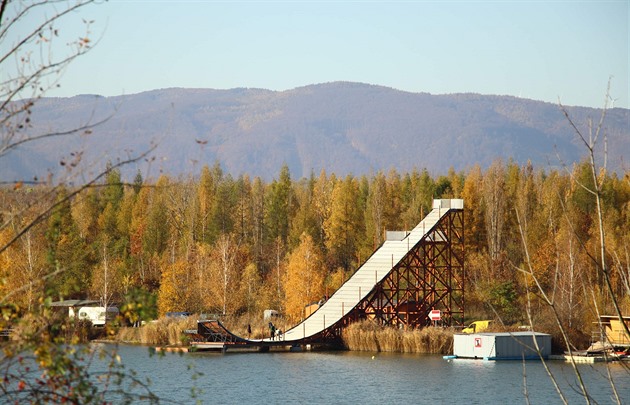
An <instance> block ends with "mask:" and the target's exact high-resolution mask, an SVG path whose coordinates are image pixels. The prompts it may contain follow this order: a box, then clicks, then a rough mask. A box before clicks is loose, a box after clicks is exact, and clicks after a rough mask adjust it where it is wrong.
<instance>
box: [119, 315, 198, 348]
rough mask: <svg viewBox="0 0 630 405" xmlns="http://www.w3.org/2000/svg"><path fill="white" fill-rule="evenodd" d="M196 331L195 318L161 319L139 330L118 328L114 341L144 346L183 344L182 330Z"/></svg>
mask: <svg viewBox="0 0 630 405" xmlns="http://www.w3.org/2000/svg"><path fill="white" fill-rule="evenodd" d="M186 329H197V318H194V317H189V318H161V319H159V320H157V321H154V322H150V323H148V324H146V325H144V326H141V327H139V328H120V329H119V330H118V333H117V334H116V336H115V338H114V340H116V341H118V342H122V343H139V344H145V345H170V346H177V345H181V344H185V343H186V342H185V335H184V333H183V332H184V330H186Z"/></svg>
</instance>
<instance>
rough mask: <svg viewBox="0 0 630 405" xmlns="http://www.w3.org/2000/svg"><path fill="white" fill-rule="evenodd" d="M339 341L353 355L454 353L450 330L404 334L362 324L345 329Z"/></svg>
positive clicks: (368, 322) (425, 329)
mask: <svg viewBox="0 0 630 405" xmlns="http://www.w3.org/2000/svg"><path fill="white" fill-rule="evenodd" d="M342 338H343V341H344V343H345V345H346V347H347V348H348V349H349V350H356V351H372V352H399V353H431V354H449V353H452V351H453V330H452V329H445V328H435V327H426V328H423V329H410V330H404V329H395V328H392V327H382V326H380V325H377V324H375V323H374V322H371V321H362V322H357V323H354V324H352V325H350V326H348V327H347V328H346V329H345V330H344V331H343V333H342Z"/></svg>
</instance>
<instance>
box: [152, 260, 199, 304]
mask: <svg viewBox="0 0 630 405" xmlns="http://www.w3.org/2000/svg"><path fill="white" fill-rule="evenodd" d="M191 282H192V275H191V274H190V271H189V263H188V262H187V261H185V260H178V261H176V262H175V263H173V264H171V265H168V266H167V267H166V268H165V269H164V270H163V271H162V279H161V283H160V290H159V292H158V311H159V313H160V315H164V314H166V313H167V312H179V311H186V310H188V300H189V295H190V294H189V292H190V289H189V287H190V284H191Z"/></svg>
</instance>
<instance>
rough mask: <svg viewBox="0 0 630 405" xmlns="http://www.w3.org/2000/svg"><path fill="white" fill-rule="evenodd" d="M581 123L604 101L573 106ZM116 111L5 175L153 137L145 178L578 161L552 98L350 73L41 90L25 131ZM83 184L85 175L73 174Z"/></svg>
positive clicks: (629, 126)
mask: <svg viewBox="0 0 630 405" xmlns="http://www.w3.org/2000/svg"><path fill="white" fill-rule="evenodd" d="M568 110H569V111H570V113H571V115H572V117H573V118H574V120H575V121H576V122H577V123H578V124H579V125H581V128H583V129H584V131H588V130H587V127H586V123H587V120H588V119H589V118H592V119H593V120H594V121H595V122H597V121H598V119H599V115H600V110H597V109H593V108H586V107H568ZM629 113H630V110H628V109H621V108H615V109H611V110H609V111H608V112H607V118H606V121H605V124H606V129H607V133H608V141H609V145H610V146H609V156H608V162H609V168H610V169H612V170H620V169H621V168H622V165H623V164H624V163H622V159H623V158H624V152H627V151H630V119H629V117H630V116H629ZM109 115H111V118H110V119H109V120H108V121H107V122H105V123H103V124H102V125H100V126H98V127H97V128H95V129H94V130H93V133H92V134H91V135H85V136H80V137H73V138H69V137H66V138H57V139H49V140H47V141H45V142H36V143H32V144H25V145H24V146H23V147H21V148H19V149H18V150H16V151H14V152H12V153H11V154H9V155H7V156H4V157H3V158H2V159H0V171H1V173H2V177H3V179H2V180H4V181H7V180H13V179H29V178H32V177H33V176H39V177H41V176H43V175H44V174H46V173H48V172H52V173H55V176H56V177H57V178H59V177H60V176H63V174H64V173H65V170H66V168H65V167H61V166H60V159H61V158H63V157H64V156H67V155H69V154H70V153H71V152H75V151H84V153H83V156H82V162H81V164H83V165H85V167H89V170H96V169H98V168H99V167H104V165H105V164H106V163H107V161H112V162H115V161H117V159H120V158H125V157H126V156H128V155H129V154H130V153H137V152H141V151H145V150H147V149H148V148H149V145H151V144H152V143H155V144H157V148H156V150H155V152H154V156H155V159H154V160H152V161H151V162H146V161H143V162H141V163H140V164H139V165H134V166H130V167H127V168H125V170H124V173H125V175H131V176H132V175H133V174H135V173H136V171H137V170H138V169H140V170H142V172H143V173H148V175H149V176H153V177H156V176H158V175H159V174H160V173H166V174H169V175H172V176H180V175H184V176H185V175H190V174H193V175H196V174H198V173H199V170H200V168H201V166H203V165H206V164H207V165H213V164H214V163H215V162H220V163H221V166H222V167H223V170H224V171H225V172H227V173H231V174H232V175H234V176H238V175H240V174H248V175H250V176H252V177H253V176H261V177H263V178H265V179H271V178H274V177H275V176H277V173H278V171H279V169H280V167H281V166H282V165H283V164H285V163H286V164H287V165H288V166H289V169H290V172H291V175H292V177H293V178H299V177H302V176H309V175H310V174H311V173H315V174H318V173H319V172H320V170H322V169H325V170H326V171H327V172H329V173H332V172H334V173H336V174H337V175H340V176H344V175H346V174H349V173H352V174H354V175H362V174H369V173H373V172H375V171H378V170H384V171H387V170H389V169H390V168H396V169H397V170H399V171H409V170H412V169H413V168H417V169H422V168H427V169H428V170H429V171H430V172H432V173H444V172H446V171H447V170H448V169H449V168H450V167H453V168H454V169H455V170H458V171H459V170H467V169H469V168H470V167H472V166H473V165H475V164H480V165H481V166H482V167H487V166H488V165H489V164H490V163H491V162H492V161H493V160H495V159H497V158H502V159H503V160H508V159H513V160H514V161H515V162H517V163H518V164H525V163H526V162H527V161H528V160H531V161H532V163H533V164H534V165H535V166H536V167H539V168H549V167H557V166H558V165H559V164H560V163H559V161H558V159H557V157H556V153H557V154H558V155H560V156H561V158H562V159H563V160H564V162H565V163H566V164H571V163H574V162H577V161H579V160H581V159H582V158H583V156H584V153H585V151H584V148H583V147H582V146H581V145H580V144H579V142H578V141H577V138H576V137H575V134H574V133H573V130H572V129H571V128H570V126H569V125H568V122H567V121H566V119H565V117H564V116H563V114H562V112H561V110H560V108H559V106H557V105H555V104H551V103H546V102H541V101H535V100H528V99H521V98H517V97H512V96H493V95H480V94H449V95H431V94H428V93H410V92H405V91H400V90H395V89H392V88H387V87H382V86H376V85H367V84H362V83H353V82H332V83H324V84H315V85H309V86H304V87H298V88H295V89H292V90H287V91H271V90H264V89H247V88H238V89H231V90H213V89H182V88H171V89H160V90H152V91H147V92H143V93H139V94H132V95H126V96H117V97H102V96H97V95H79V96H75V97H70V98H44V99H42V100H40V101H38V102H37V104H36V107H35V109H34V110H33V115H32V125H33V127H32V128H31V129H30V131H32V132H31V133H43V132H45V131H54V130H64V129H68V128H71V127H72V126H73V125H79V124H82V123H85V122H86V121H88V120H89V119H90V118H91V120H92V121H96V120H99V119H101V118H104V117H107V116H109ZM76 181H81V179H76Z"/></svg>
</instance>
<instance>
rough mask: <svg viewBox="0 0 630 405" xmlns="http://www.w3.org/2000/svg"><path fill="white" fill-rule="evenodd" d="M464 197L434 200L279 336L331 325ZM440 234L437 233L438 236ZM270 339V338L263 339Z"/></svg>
mask: <svg viewBox="0 0 630 405" xmlns="http://www.w3.org/2000/svg"><path fill="white" fill-rule="evenodd" d="M463 208H464V200H434V201H433V210H431V212H430V213H429V214H428V215H427V216H426V217H425V218H424V219H423V220H422V221H421V222H420V223H419V224H418V225H417V226H416V227H415V228H414V229H413V230H412V231H411V232H410V233H409V234H408V235H407V236H406V237H404V238H403V239H402V240H387V241H386V242H385V243H383V245H381V247H380V248H379V249H378V250H376V251H375V252H374V254H372V256H371V257H370V258H369V259H368V260H367V261H366V262H365V263H364V264H363V265H362V266H361V267H360V268H359V269H358V270H357V271H356V272H355V273H354V275H353V276H352V277H351V278H350V279H349V280H348V281H346V283H345V284H344V285H342V286H341V287H340V288H339V290H337V291H336V292H335V293H334V294H333V295H332V296H331V297H330V298H329V299H328V301H326V302H325V303H324V304H323V305H322V306H321V307H320V308H319V309H318V310H317V311H315V312H314V313H313V314H312V315H311V316H309V317H308V318H306V319H305V320H304V321H303V322H302V323H300V324H298V325H297V326H295V327H293V328H291V329H289V330H288V331H286V332H285V333H284V335H283V336H282V340H283V341H285V342H288V343H290V342H293V341H300V340H302V339H305V338H309V337H312V336H314V335H317V334H318V333H320V332H322V331H324V330H326V329H327V328H329V327H331V326H332V325H334V324H335V323H337V322H338V321H339V320H341V319H342V318H343V317H344V316H345V315H347V314H348V313H349V312H350V311H352V309H353V308H354V307H355V306H356V305H358V304H359V303H360V302H361V301H362V300H363V299H364V298H366V297H367V296H368V294H369V293H370V292H371V291H372V289H373V288H374V287H375V286H376V285H377V284H378V283H379V282H381V281H382V280H383V279H384V278H385V277H387V275H388V274H389V272H390V271H391V270H392V269H393V268H394V267H395V266H396V265H397V264H398V263H399V262H400V261H401V260H402V259H403V258H404V257H405V256H406V255H407V253H409V251H410V250H411V249H413V248H414V247H415V245H416V244H417V243H418V242H420V241H421V240H422V239H423V238H425V237H426V236H427V234H428V233H429V232H430V231H431V228H433V227H434V226H435V225H436V224H437V223H438V222H439V221H440V219H442V217H444V216H445V215H446V214H447V213H448V211H449V210H450V209H463ZM438 237H439V235H438ZM264 340H265V341H269V340H270V339H264Z"/></svg>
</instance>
